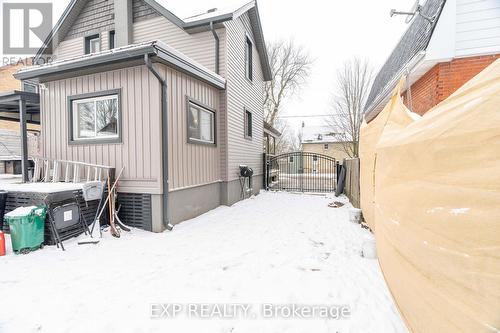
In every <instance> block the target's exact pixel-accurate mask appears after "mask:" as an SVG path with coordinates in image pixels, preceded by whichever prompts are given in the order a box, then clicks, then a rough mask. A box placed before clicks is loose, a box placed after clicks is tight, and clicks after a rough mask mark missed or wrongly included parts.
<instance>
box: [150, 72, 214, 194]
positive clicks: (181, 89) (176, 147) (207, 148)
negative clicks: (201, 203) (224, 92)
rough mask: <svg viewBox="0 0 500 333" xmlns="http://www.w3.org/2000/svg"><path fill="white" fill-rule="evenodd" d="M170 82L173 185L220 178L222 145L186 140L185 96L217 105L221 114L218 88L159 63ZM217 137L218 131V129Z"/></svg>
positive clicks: (206, 103) (171, 182)
mask: <svg viewBox="0 0 500 333" xmlns="http://www.w3.org/2000/svg"><path fill="white" fill-rule="evenodd" d="M158 67H159V68H160V72H161V74H162V76H163V77H166V78H167V83H168V86H169V94H168V110H169V119H168V120H169V136H168V138H169V143H170V144H169V177H170V189H171V190H176V189H182V188H187V187H191V186H197V185H202V184H209V183H214V182H218V181H220V179H221V177H220V168H219V164H220V160H219V154H220V151H219V146H218V144H217V145H215V146H212V145H200V144H192V143H188V142H187V101H186V97H189V98H192V99H194V100H196V101H198V102H201V103H202V104H204V105H207V106H208V107H210V108H212V109H215V112H216V117H217V119H218V118H219V91H218V90H217V89H216V88H213V87H211V86H209V85H208V84H205V83H202V82H200V81H198V80H197V79H194V78H192V77H190V76H188V75H185V74H182V73H180V72H178V71H175V70H173V69H171V68H169V67H166V66H163V65H158ZM216 135H217V139H218V137H219V133H216Z"/></svg>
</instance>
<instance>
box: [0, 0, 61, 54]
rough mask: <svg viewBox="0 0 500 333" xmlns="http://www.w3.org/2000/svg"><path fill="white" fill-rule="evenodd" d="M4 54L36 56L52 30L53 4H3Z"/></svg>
mask: <svg viewBox="0 0 500 333" xmlns="http://www.w3.org/2000/svg"><path fill="white" fill-rule="evenodd" d="M2 22H3V52H4V54H29V55H32V54H35V53H36V52H37V51H38V49H39V48H40V47H41V46H42V45H43V44H44V42H45V39H46V38H47V36H48V35H49V33H50V31H51V30H52V4H51V3H4V4H3V18H2Z"/></svg>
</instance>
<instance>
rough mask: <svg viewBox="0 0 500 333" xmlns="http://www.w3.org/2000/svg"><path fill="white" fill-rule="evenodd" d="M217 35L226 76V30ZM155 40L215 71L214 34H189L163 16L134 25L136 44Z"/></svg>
mask: <svg viewBox="0 0 500 333" xmlns="http://www.w3.org/2000/svg"><path fill="white" fill-rule="evenodd" d="M217 33H218V35H219V40H220V54H221V56H220V73H221V75H222V76H224V75H225V67H226V66H225V61H224V59H225V57H224V54H225V39H226V37H225V30H224V29H218V30H217ZM155 39H159V40H161V41H162V42H164V43H166V44H168V45H169V46H170V47H173V48H175V49H177V50H179V51H180V52H182V53H183V54H185V55H186V56H188V57H189V58H191V59H193V60H195V61H196V62H198V63H200V64H201V65H203V66H205V67H207V68H208V69H210V70H211V71H215V41H214V37H213V35H212V32H210V31H205V32H200V33H196V34H188V33H187V32H185V31H184V30H182V29H181V28H179V27H178V26H176V25H175V24H173V23H172V22H170V21H169V20H167V19H166V18H165V17H163V16H161V17H155V18H153V19H149V20H144V21H139V22H135V23H134V27H133V41H134V43H140V42H146V41H150V40H155Z"/></svg>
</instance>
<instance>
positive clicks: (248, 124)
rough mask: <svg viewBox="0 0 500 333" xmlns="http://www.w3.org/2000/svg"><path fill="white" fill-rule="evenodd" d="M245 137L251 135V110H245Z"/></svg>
mask: <svg viewBox="0 0 500 333" xmlns="http://www.w3.org/2000/svg"><path fill="white" fill-rule="evenodd" d="M245 137H246V138H251V137H252V112H250V111H248V110H245Z"/></svg>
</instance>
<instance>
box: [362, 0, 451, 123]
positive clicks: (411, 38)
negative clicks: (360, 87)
mask: <svg viewBox="0 0 500 333" xmlns="http://www.w3.org/2000/svg"><path fill="white" fill-rule="evenodd" d="M445 2H446V0H427V1H426V3H425V4H424V5H423V7H422V14H423V15H425V16H426V17H433V16H435V20H434V22H433V23H432V24H431V22H429V21H428V20H427V19H426V18H424V17H423V16H422V15H416V16H415V18H414V20H413V22H412V23H411V25H410V26H409V27H408V29H407V30H406V32H405V33H404V34H403V36H402V37H401V39H400V40H399V42H398V44H397V45H396V47H395V48H394V50H393V51H392V53H391V54H390V56H389V58H388V59H387V60H386V62H385V63H384V65H383V66H382V68H381V69H380V71H379V72H378V74H377V76H376V77H375V80H374V81H373V85H372V88H371V91H370V94H369V95H368V98H367V101H366V104H365V116H366V115H368V114H369V113H370V112H371V111H372V110H373V109H374V108H375V107H376V106H377V105H378V104H379V103H380V101H381V100H382V99H383V97H384V96H385V95H387V94H389V93H390V90H391V89H392V87H390V83H391V82H393V81H394V80H399V78H400V76H401V75H403V74H404V70H405V69H406V68H407V67H408V65H409V64H410V63H411V62H412V61H413V60H414V58H415V57H418V56H419V54H421V53H422V52H425V50H426V49H427V46H428V45H429V41H430V40H431V37H432V34H433V32H434V27H435V26H436V24H437V22H438V20H439V15H440V13H441V11H442V9H443V7H444V4H445Z"/></svg>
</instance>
